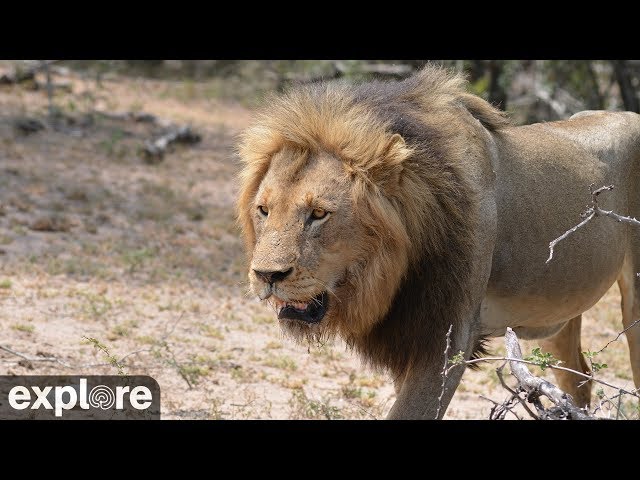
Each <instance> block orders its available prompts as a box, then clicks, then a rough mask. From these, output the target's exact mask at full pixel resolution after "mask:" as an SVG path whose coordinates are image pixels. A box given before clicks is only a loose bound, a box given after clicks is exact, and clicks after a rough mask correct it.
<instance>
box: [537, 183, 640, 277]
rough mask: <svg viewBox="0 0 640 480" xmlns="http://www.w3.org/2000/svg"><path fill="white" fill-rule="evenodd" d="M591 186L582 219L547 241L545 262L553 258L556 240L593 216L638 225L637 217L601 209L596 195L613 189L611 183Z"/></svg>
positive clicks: (639, 222) (579, 226) (559, 240)
mask: <svg viewBox="0 0 640 480" xmlns="http://www.w3.org/2000/svg"><path fill="white" fill-rule="evenodd" d="M593 187H594V184H593V183H592V184H591V185H589V192H590V193H591V204H590V205H589V206H588V207H587V210H585V211H584V212H583V213H582V214H581V215H580V216H581V217H583V218H584V220H583V221H581V222H580V223H579V224H577V225H576V226H574V227H572V228H570V229H569V230H567V231H566V232H564V233H563V234H562V235H560V236H559V237H558V238H556V239H555V240H552V241H551V242H549V258H547V261H546V262H545V263H549V262H550V261H551V259H552V258H553V249H554V247H555V246H556V244H557V243H558V242H561V241H562V240H564V239H565V238H567V237H568V236H569V235H571V234H573V233H575V231H576V230H578V229H579V228H581V227H583V226H585V225H586V224H587V223H589V222H590V221H591V220H593V219H594V218H595V217H609V218H612V219H613V220H616V221H617V222H621V223H628V224H629V225H634V226H636V227H640V221H639V220H637V219H635V218H633V217H625V216H624V215H620V214H617V213H615V212H613V211H612V210H602V209H601V208H600V207H599V206H598V195H600V194H601V193H602V192H608V191H611V190H613V188H614V186H613V185H605V186H604V187H600V188H598V189H597V190H594V189H593ZM585 217H586V218H585ZM638 276H640V274H638Z"/></svg>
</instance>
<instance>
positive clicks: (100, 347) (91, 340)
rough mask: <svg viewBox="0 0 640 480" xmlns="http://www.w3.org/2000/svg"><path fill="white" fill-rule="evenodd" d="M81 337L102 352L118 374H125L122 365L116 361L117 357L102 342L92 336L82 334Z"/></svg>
mask: <svg viewBox="0 0 640 480" xmlns="http://www.w3.org/2000/svg"><path fill="white" fill-rule="evenodd" d="M82 338H84V339H85V340H86V341H87V342H88V343H90V344H91V345H93V348H95V349H96V350H97V351H99V352H102V353H103V354H104V356H105V357H106V359H107V362H108V363H109V364H110V365H111V366H113V367H115V368H116V369H117V370H118V375H125V372H124V365H123V364H121V363H120V362H118V359H117V358H116V357H115V356H113V355H112V354H111V352H110V351H109V348H108V347H107V346H106V345H105V344H104V343H102V342H100V340H98V339H95V338H93V337H87V336H84V335H83V336H82Z"/></svg>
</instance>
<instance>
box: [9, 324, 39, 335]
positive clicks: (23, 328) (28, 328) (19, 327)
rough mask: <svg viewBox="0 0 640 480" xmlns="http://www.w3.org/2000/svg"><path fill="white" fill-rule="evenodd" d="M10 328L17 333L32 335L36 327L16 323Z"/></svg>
mask: <svg viewBox="0 0 640 480" xmlns="http://www.w3.org/2000/svg"><path fill="white" fill-rule="evenodd" d="M11 328H12V329H14V330H17V331H18V332H25V333H33V332H35V330H36V327H34V326H33V325H29V324H27V323H17V324H15V325H11Z"/></svg>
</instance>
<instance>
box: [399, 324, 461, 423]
mask: <svg viewBox="0 0 640 480" xmlns="http://www.w3.org/2000/svg"><path fill="white" fill-rule="evenodd" d="M460 333H462V332H459V335H458V336H457V340H456V339H454V338H452V345H451V347H450V349H449V354H448V357H449V358H451V357H452V356H453V355H455V354H456V353H457V352H459V351H461V350H462V351H463V352H465V359H468V358H469V357H470V356H471V353H472V351H471V350H472V346H473V345H474V341H473V338H471V335H469V332H464V333H462V335H460ZM445 336H446V333H443V339H444V338H445ZM461 337H462V338H461ZM443 367H444V349H443V352H442V355H441V356H440V357H439V358H438V357H435V360H431V361H423V362H419V363H416V364H415V365H413V366H412V367H410V368H409V370H408V371H407V372H406V373H405V374H404V375H402V376H401V377H400V378H398V379H396V381H395V388H396V394H397V397H396V402H395V403H394V405H393V407H391V410H390V411H389V415H388V416H387V419H389V420H436V419H438V420H439V419H441V418H442V417H443V416H444V414H445V412H446V411H447V407H448V406H449V402H451V399H452V398H453V394H454V393H455V391H456V389H457V388H458V384H459V383H460V380H461V379H462V374H463V373H464V370H465V368H464V367H463V366H460V367H457V368H453V369H451V370H450V371H449V372H448V373H447V378H446V381H445V386H444V392H443V391H442V379H443V378H442V370H443Z"/></svg>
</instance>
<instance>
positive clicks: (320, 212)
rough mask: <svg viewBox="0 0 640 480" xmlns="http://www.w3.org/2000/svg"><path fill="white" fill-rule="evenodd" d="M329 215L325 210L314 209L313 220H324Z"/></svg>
mask: <svg viewBox="0 0 640 480" xmlns="http://www.w3.org/2000/svg"><path fill="white" fill-rule="evenodd" d="M328 214H329V212H327V211H326V210H325V209H324V208H314V209H313V211H312V212H311V218H312V219H313V220H322V219H323V218H324V217H326V216H327V215H328Z"/></svg>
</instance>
